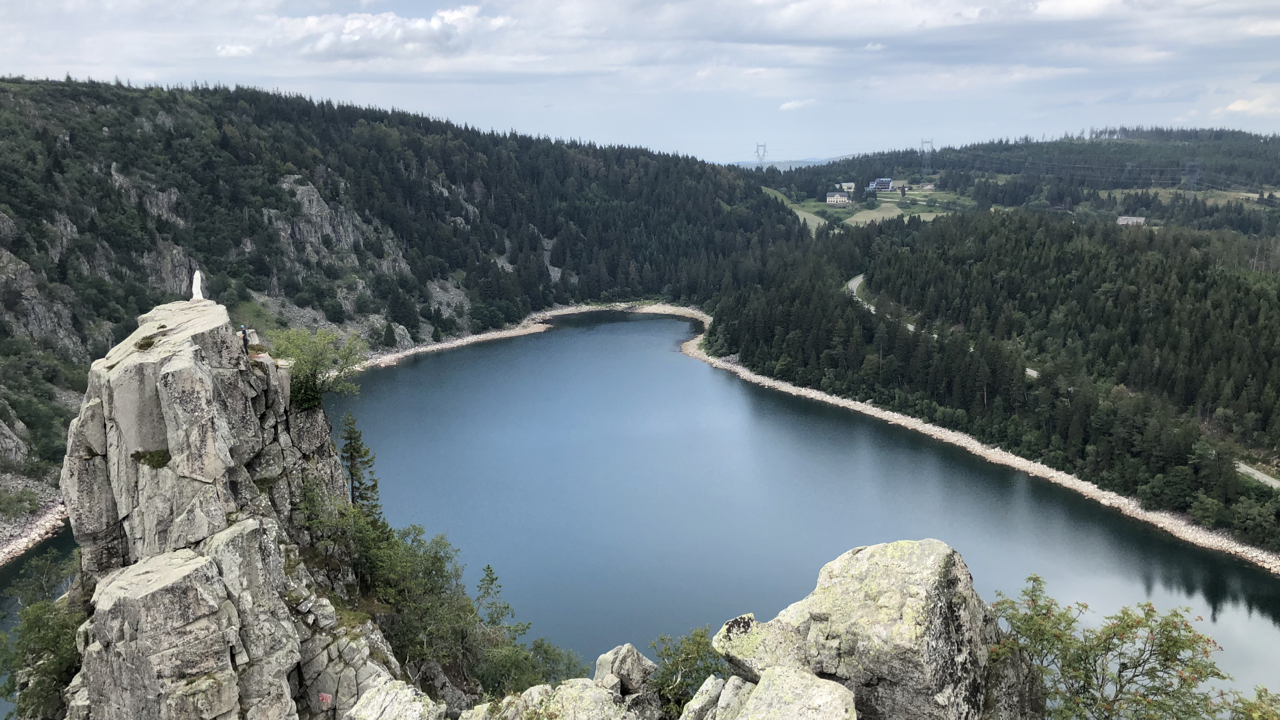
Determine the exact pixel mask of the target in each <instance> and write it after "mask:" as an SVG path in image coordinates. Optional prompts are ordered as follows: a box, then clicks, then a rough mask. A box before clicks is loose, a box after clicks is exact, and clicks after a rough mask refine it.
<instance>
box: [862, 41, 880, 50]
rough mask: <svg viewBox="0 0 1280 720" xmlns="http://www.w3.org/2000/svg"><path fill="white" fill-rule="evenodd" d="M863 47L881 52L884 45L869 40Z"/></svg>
mask: <svg viewBox="0 0 1280 720" xmlns="http://www.w3.org/2000/svg"><path fill="white" fill-rule="evenodd" d="M862 49H863V50H866V51H867V52H880V51H881V50H883V49H884V45H882V44H881V43H878V42H869V43H867V45H866V47H864V48H862Z"/></svg>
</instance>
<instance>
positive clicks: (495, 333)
mask: <svg viewBox="0 0 1280 720" xmlns="http://www.w3.org/2000/svg"><path fill="white" fill-rule="evenodd" d="M593 312H630V313H638V314H642V315H643V314H647V315H672V316H675V317H683V318H689V319H690V320H699V321H701V322H702V324H703V326H704V327H705V326H709V325H710V324H711V316H710V315H708V314H706V313H704V312H702V311H701V310H697V309H695V308H689V307H682V306H680V305H668V304H666V303H602V304H600V305H563V306H560V307H555V308H551V309H550V310H539V311H538V312H535V313H530V315H529V316H528V317H526V318H525V319H524V320H522V321H521V322H520V324H519V325H516V326H515V327H509V328H503V329H501V330H488V331H486V332H482V333H476V334H475V335H466V336H463V337H458V338H453V339H451V340H444V341H441V342H438V343H423V344H421V345H415V346H413V347H411V348H406V349H404V350H393V351H391V352H384V353H374V354H373V355H371V356H370V357H369V359H368V360H365V361H364V362H362V363H360V365H358V366H357V370H368V369H369V368H375V367H391V366H393V365H398V364H400V363H401V362H403V361H404V360H407V359H408V358H411V357H413V356H415V355H422V354H424V353H433V352H443V351H445V350H453V349H455V348H460V347H464V346H466V345H474V344H476V343H482V342H489V341H490V340H503V339H505V338H513V337H520V336H521V335H534V334H536V333H540V332H546V331H547V330H550V329H551V325H550V324H548V323H547V321H548V320H551V319H553V318H557V317H563V316H566V315H582V314H585V313H593ZM699 337H701V335H699Z"/></svg>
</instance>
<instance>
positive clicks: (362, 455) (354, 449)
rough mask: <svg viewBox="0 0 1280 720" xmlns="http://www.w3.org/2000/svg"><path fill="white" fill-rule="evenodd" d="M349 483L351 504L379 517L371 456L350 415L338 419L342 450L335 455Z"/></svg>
mask: <svg viewBox="0 0 1280 720" xmlns="http://www.w3.org/2000/svg"><path fill="white" fill-rule="evenodd" d="M338 457H339V459H341V461H342V467H343V468H345V469H346V471H347V478H348V479H349V480H350V482H351V504H352V505H353V506H355V507H357V508H360V509H361V510H363V511H364V512H365V513H367V514H369V515H378V516H381V515H382V501H381V500H380V499H379V497H378V478H377V477H376V476H374V474H373V461H374V459H375V457H376V456H375V455H374V454H373V452H372V451H371V450H369V446H368V445H365V444H364V434H363V433H361V432H360V429H359V428H357V427H356V419H355V416H353V415H352V414H351V413H347V414H346V415H343V416H342V450H341V451H340V452H339V453H338Z"/></svg>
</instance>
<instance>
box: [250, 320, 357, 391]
mask: <svg viewBox="0 0 1280 720" xmlns="http://www.w3.org/2000/svg"><path fill="white" fill-rule="evenodd" d="M271 342H272V344H273V345H274V354H275V356H276V357H278V358H282V359H288V360H293V370H292V371H291V372H290V375H289V378H290V388H289V389H290V403H291V404H292V405H293V407H294V408H295V409H298V410H310V409H311V408H316V407H320V402H321V400H322V399H323V397H324V394H325V393H327V392H336V393H338V394H339V395H352V394H354V393H356V392H358V391H359V389H360V387H359V386H358V385H356V384H355V383H354V382H352V381H351V376H352V375H354V374H355V373H356V372H357V370H358V368H359V365H360V363H361V362H363V361H364V359H365V357H366V356H367V355H368V354H369V345H368V344H367V343H365V341H364V340H361V339H360V338H358V337H356V336H354V335H351V336H349V337H347V339H346V341H345V342H342V341H340V340H339V338H338V336H337V335H335V334H334V333H332V332H329V331H328V330H317V331H316V332H315V333H314V334H312V333H311V332H309V331H307V330H303V329H300V328H293V329H290V330H281V331H280V332H277V333H273V334H272V335H271Z"/></svg>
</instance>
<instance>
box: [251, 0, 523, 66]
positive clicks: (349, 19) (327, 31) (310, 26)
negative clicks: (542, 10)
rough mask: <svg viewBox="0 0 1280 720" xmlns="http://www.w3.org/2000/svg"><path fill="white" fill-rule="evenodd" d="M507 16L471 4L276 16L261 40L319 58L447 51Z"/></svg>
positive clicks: (456, 49) (503, 21)
mask: <svg viewBox="0 0 1280 720" xmlns="http://www.w3.org/2000/svg"><path fill="white" fill-rule="evenodd" d="M508 22H509V19H507V18H501V17H497V18H494V17H482V16H481V15H480V8H479V7H476V6H474V5H468V6H463V7H459V8H454V9H450V10H440V11H437V12H436V13H435V14H434V15H432V16H431V17H429V18H407V17H401V16H399V15H397V14H395V13H392V12H386V13H380V14H377V15H373V14H370V13H351V14H347V15H310V16H306V17H298V18H293V17H282V18H277V19H275V21H274V22H273V23H272V24H271V27H270V30H269V31H268V32H267V43H268V44H269V45H271V46H273V47H284V48H288V49H290V50H293V51H295V52H297V53H298V54H301V55H307V56H313V57H316V58H318V59H322V60H333V59H347V60H352V59H356V60H359V59H375V58H388V57H414V56H437V55H453V54H457V53H459V52H461V51H463V50H465V49H466V47H467V46H468V41H469V36H470V35H471V34H473V33H476V32H485V31H491V30H496V29H498V28H501V27H503V26H505V25H506V24H507V23H508Z"/></svg>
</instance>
